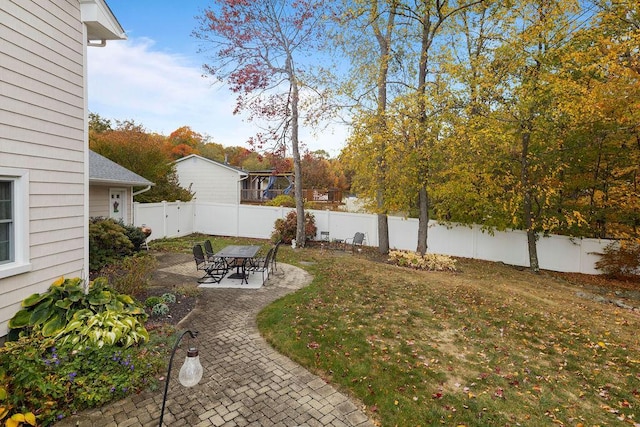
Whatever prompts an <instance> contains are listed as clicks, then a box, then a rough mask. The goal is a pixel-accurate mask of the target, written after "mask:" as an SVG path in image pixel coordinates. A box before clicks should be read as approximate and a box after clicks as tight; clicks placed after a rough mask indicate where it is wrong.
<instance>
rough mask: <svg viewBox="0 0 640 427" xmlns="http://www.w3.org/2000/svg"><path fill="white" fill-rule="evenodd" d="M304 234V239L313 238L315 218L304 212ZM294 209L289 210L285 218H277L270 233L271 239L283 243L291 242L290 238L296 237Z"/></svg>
mask: <svg viewBox="0 0 640 427" xmlns="http://www.w3.org/2000/svg"><path fill="white" fill-rule="evenodd" d="M304 217H305V226H304V234H305V238H306V239H313V238H314V237H315V235H316V231H317V228H316V219H315V217H314V216H313V215H312V214H310V213H309V212H306V213H305V215H304ZM297 218H298V215H297V213H296V211H290V212H289V213H288V214H287V216H286V217H285V218H278V219H277V220H276V222H275V224H274V230H273V233H272V234H271V239H272V240H273V241H278V240H282V241H283V242H284V243H291V240H293V239H295V238H296V229H297Z"/></svg>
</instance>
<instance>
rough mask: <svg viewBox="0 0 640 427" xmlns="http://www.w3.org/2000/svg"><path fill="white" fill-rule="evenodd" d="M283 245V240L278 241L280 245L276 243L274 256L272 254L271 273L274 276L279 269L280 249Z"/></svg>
mask: <svg viewBox="0 0 640 427" xmlns="http://www.w3.org/2000/svg"><path fill="white" fill-rule="evenodd" d="M281 244H282V240H278V243H276V245H275V246H274V248H273V254H271V271H272V272H273V274H275V273H276V270H277V269H278V248H280V245H281Z"/></svg>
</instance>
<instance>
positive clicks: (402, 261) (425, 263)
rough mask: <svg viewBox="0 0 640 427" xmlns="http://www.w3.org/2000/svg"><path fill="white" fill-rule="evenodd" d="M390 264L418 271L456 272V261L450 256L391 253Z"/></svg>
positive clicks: (408, 252)
mask: <svg viewBox="0 0 640 427" xmlns="http://www.w3.org/2000/svg"><path fill="white" fill-rule="evenodd" d="M389 262H390V263H391V264H395V265H399V266H401V267H410V268H415V269H418V270H432V271H456V260H455V259H453V258H451V257H450V256H448V255H440V254H424V255H420V254H419V253H417V252H410V251H389Z"/></svg>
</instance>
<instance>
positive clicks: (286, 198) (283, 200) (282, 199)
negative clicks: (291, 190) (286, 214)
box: [265, 194, 296, 208]
mask: <svg viewBox="0 0 640 427" xmlns="http://www.w3.org/2000/svg"><path fill="white" fill-rule="evenodd" d="M265 205H267V206H284V207H286V208H295V207H296V199H295V198H294V197H293V196H290V195H288V194H280V195H278V196H276V197H274V198H273V199H271V200H269V201H268V202H267V203H265Z"/></svg>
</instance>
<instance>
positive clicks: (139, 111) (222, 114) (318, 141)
mask: <svg viewBox="0 0 640 427" xmlns="http://www.w3.org/2000/svg"><path fill="white" fill-rule="evenodd" d="M107 3H108V5H109V7H110V8H111V10H112V11H113V14H114V15H115V16H116V18H117V19H118V21H119V22H120V24H121V25H122V27H123V28H124V30H125V32H126V33H127V37H128V39H127V40H126V41H109V42H107V46H106V47H101V48H100V47H90V48H89V51H88V79H89V82H88V86H89V111H91V112H92V113H97V114H99V115H100V116H102V117H103V118H105V119H111V120H128V119H133V120H135V121H136V123H139V124H142V125H143V126H144V127H145V128H146V129H147V130H148V131H150V132H157V133H161V134H164V135H169V134H170V133H171V132H173V131H174V130H176V129H177V128H179V127H181V126H190V127H191V129H193V130H194V131H195V132H198V133H201V134H206V135H209V136H210V137H211V139H212V140H213V141H214V142H217V143H219V144H222V145H224V146H237V145H239V146H247V144H246V141H247V139H248V138H249V137H251V136H252V135H254V134H255V133H256V132H258V131H259V128H258V127H257V125H255V124H253V123H251V122H248V121H246V120H243V117H242V116H234V115H233V114H232V111H233V109H234V107H235V95H234V94H232V93H231V92H230V91H229V90H228V89H227V88H226V87H225V86H224V85H221V84H219V83H216V82H214V81H213V80H211V79H207V78H204V77H202V68H201V67H202V64H203V62H204V61H205V60H206V58H205V56H204V55H203V54H198V53H197V51H198V47H199V45H198V41H197V40H196V39H194V38H193V37H192V36H191V33H192V31H193V30H195V29H196V26H197V21H196V19H195V18H194V17H195V16H198V15H201V13H202V10H203V9H204V8H205V7H206V6H207V5H208V4H210V1H208V0H181V1H178V0H154V1H151V0H107ZM346 135H347V131H346V129H345V128H344V127H343V126H338V125H334V126H330V127H328V128H325V129H322V130H321V131H320V135H317V134H315V133H314V131H313V130H311V129H305V128H302V129H301V140H302V142H303V143H304V144H305V145H306V147H307V148H308V149H309V150H311V151H314V150H319V149H323V150H326V151H327V152H329V154H330V155H331V156H336V155H338V154H339V152H340V149H341V148H342V147H343V146H344V141H345V138H346Z"/></svg>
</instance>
